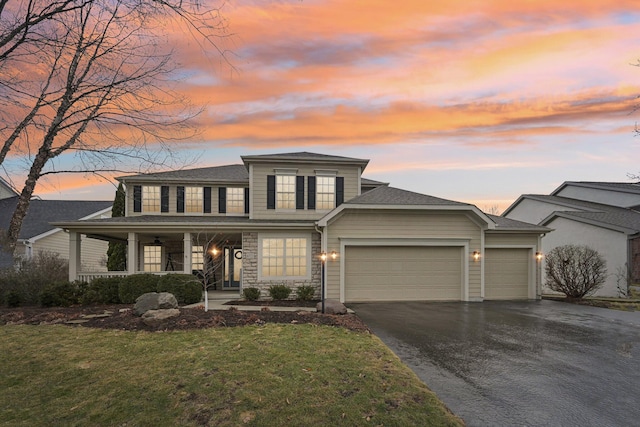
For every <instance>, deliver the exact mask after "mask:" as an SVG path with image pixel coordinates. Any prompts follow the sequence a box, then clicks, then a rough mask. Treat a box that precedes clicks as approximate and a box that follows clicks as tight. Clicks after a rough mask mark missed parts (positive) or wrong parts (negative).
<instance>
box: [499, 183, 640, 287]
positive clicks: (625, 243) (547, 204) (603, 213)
mask: <svg viewBox="0 0 640 427" xmlns="http://www.w3.org/2000/svg"><path fill="white" fill-rule="evenodd" d="M502 215H503V216H504V217H506V218H512V219H516V220H520V221H526V222H530V223H533V224H538V225H541V226H545V227H549V228H551V229H553V230H554V231H553V233H550V234H549V235H547V236H545V238H544V239H543V240H542V250H543V252H545V253H548V252H549V251H550V250H552V249H553V248H555V247H557V246H561V245H566V244H582V245H587V246H590V247H592V248H593V249H595V250H597V251H598V252H599V253H600V254H601V255H602V256H603V257H604V258H605V260H606V261H607V270H608V276H607V279H606V282H605V284H604V286H603V287H602V288H601V289H600V290H599V291H597V292H596V294H595V295H598V296H619V295H620V294H621V292H620V288H621V289H622V290H623V291H624V289H626V285H627V279H630V280H631V282H632V283H640V183H618V182H574V181H568V182H565V183H563V184H562V185H561V186H560V187H558V188H557V189H556V190H554V191H553V192H552V193H551V194H550V195H538V194H525V195H522V196H520V197H519V198H518V199H517V200H516V201H515V202H514V203H513V204H512V205H511V206H509V208H507V210H506V211H505V212H504V213H503V214H502Z"/></svg>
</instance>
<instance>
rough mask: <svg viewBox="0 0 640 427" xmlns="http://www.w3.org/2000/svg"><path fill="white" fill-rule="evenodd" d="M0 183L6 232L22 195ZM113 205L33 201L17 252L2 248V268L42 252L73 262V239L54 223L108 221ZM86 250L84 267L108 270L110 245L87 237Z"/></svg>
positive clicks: (0, 225)
mask: <svg viewBox="0 0 640 427" xmlns="http://www.w3.org/2000/svg"><path fill="white" fill-rule="evenodd" d="M3 183H4V181H3V182H2V183H0V194H2V198H0V229H4V230H6V229H7V228H8V227H9V222H10V221H11V217H12V216H13V212H14V210H15V208H16V205H17V203H18V195H17V193H15V192H14V191H13V190H11V192H9V191H7V188H9V189H10V187H8V186H7V187H4V186H3V185H2V184H3ZM112 204H113V202H108V201H83V200H40V199H33V200H31V202H30V204H29V209H28V210H27V215H26V216H25V218H24V222H23V224H22V228H21V230H20V235H19V236H18V242H17V245H16V248H15V251H14V253H8V252H6V251H4V250H1V249H0V268H9V267H12V266H14V265H15V264H16V262H19V261H26V260H29V259H31V258H33V257H34V256H36V255H37V254H38V253H41V252H50V253H56V254H58V255H60V257H61V258H63V259H69V236H68V235H67V233H66V232H65V231H64V230H63V229H61V228H58V227H55V226H53V225H51V222H52V221H62V220H81V219H92V218H105V217H110V216H111V206H112ZM83 244H84V251H83V254H82V258H81V259H80V265H82V266H83V268H87V269H92V270H97V271H106V270H107V269H106V265H105V264H104V260H105V259H106V253H107V246H108V244H107V242H105V241H102V240H96V239H90V238H88V237H86V236H84V237H83Z"/></svg>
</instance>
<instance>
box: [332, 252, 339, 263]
mask: <svg viewBox="0 0 640 427" xmlns="http://www.w3.org/2000/svg"><path fill="white" fill-rule="evenodd" d="M336 258H338V254H337V253H336V251H331V259H332V260H334V261H335V260H336Z"/></svg>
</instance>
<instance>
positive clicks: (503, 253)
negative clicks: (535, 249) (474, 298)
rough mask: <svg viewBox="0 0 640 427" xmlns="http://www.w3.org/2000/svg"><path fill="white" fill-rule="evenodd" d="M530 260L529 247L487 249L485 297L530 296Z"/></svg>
mask: <svg viewBox="0 0 640 427" xmlns="http://www.w3.org/2000/svg"><path fill="white" fill-rule="evenodd" d="M530 262H531V255H530V250H529V249H520V248H518V249H512V248H504V249H502V248H501V249H497V248H491V249H487V250H486V251H485V260H484V269H485V275H484V277H485V289H484V298H485V299H487V300H491V299H527V298H529V269H530Z"/></svg>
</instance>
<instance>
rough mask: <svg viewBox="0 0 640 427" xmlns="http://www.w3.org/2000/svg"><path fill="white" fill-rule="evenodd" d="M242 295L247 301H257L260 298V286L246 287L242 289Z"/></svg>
mask: <svg viewBox="0 0 640 427" xmlns="http://www.w3.org/2000/svg"><path fill="white" fill-rule="evenodd" d="M242 296H243V297H244V299H246V300H247V301H256V300H258V299H259V298H260V289H258V288H244V289H243V290H242Z"/></svg>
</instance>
